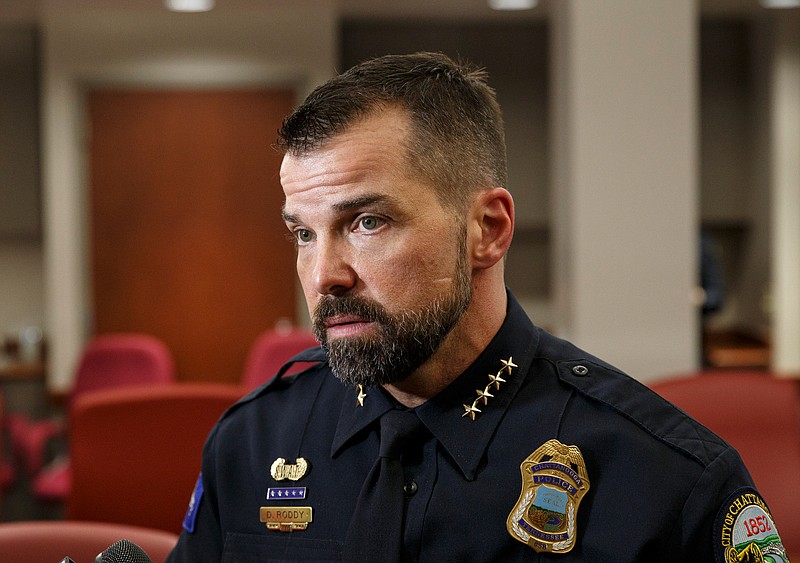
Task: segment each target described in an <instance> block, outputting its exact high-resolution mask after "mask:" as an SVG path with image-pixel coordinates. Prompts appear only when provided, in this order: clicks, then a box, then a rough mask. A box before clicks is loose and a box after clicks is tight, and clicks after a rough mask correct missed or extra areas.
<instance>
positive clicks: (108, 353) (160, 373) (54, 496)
mask: <svg viewBox="0 0 800 563" xmlns="http://www.w3.org/2000/svg"><path fill="white" fill-rule="evenodd" d="M174 382H175V365H174V362H173V359H172V354H171V353H170V351H169V349H168V348H167V346H166V345H165V344H164V343H163V342H162V341H161V340H159V339H157V338H155V337H153V336H149V335H145V334H133V333H120V334H105V335H101V336H96V337H94V338H92V339H91V340H89V342H88V343H87V344H86V346H85V348H84V350H83V353H82V355H81V358H80V361H79V364H78V368H77V370H76V373H75V382H74V387H73V389H72V391H71V393H70V395H69V397H68V401H67V406H66V410H67V412H68V413H69V411H70V409H71V407H72V404H73V403H74V401H75V400H76V399H77V398H78V397H80V396H82V395H84V394H85V393H89V392H94V391H97V390H100V389H107V388H111V387H127V386H135V385H148V386H150V385H168V384H173V383H174ZM9 429H10V433H11V437H12V442H13V444H14V450H15V451H16V452H17V453H18V455H19V457H20V458H21V459H22V460H23V461H24V462H25V465H26V466H27V469H28V471H29V472H30V474H31V475H32V476H33V483H32V490H33V493H34V496H35V497H37V498H39V499H42V500H54V501H63V500H64V499H65V498H66V494H67V491H68V489H69V479H70V477H69V461H68V460H66V459H64V458H59V459H56V460H55V461H54V462H53V463H52V464H51V465H49V466H48V467H44V460H45V453H46V446H47V442H48V440H50V439H52V438H54V437H57V436H60V435H63V434H64V432H65V428H64V424H63V422H62V421H59V420H42V421H29V420H27V419H26V418H24V417H23V416H21V415H15V416H13V417H11V418H9Z"/></svg>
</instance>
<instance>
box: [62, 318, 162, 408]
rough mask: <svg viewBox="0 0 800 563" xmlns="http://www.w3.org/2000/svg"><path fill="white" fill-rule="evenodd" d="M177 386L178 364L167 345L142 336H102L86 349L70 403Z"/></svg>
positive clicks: (146, 335) (90, 342)
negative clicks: (96, 394)
mask: <svg viewBox="0 0 800 563" xmlns="http://www.w3.org/2000/svg"><path fill="white" fill-rule="evenodd" d="M174 382H175V363H174V361H173V358H172V354H171V352H170V350H169V348H168V347H167V345H166V344H164V342H162V341H161V340H159V339H158V338H156V337H154V336H150V335H148V334H139V333H111V334H101V335H98V336H95V337H93V338H91V339H90V340H89V341H88V342H87V343H86V345H85V346H84V349H83V353H82V354H81V358H80V361H79V362H78V367H77V370H76V372H75V384H74V387H73V389H72V393H71V395H70V402H72V401H74V400H75V398H76V397H78V396H80V395H81V394H83V393H86V392H87V391H97V390H99V389H107V388H110V387H124V386H131V385H159V384H170V383H174Z"/></svg>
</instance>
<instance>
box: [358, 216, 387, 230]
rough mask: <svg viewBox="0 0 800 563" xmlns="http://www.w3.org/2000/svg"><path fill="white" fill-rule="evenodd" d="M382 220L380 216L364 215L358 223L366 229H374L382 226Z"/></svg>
mask: <svg viewBox="0 0 800 563" xmlns="http://www.w3.org/2000/svg"><path fill="white" fill-rule="evenodd" d="M381 222H382V221H381V219H379V218H378V217H372V216H368V217H362V218H361V219H360V220H359V221H358V225H359V226H360V227H361V228H362V229H364V230H365V231H374V230H375V229H377V228H378V227H380V226H381Z"/></svg>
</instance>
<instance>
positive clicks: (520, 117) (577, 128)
mask: <svg viewBox="0 0 800 563" xmlns="http://www.w3.org/2000/svg"><path fill="white" fill-rule="evenodd" d="M493 4H500V2H492V1H491V0H490V1H489V2H488V3H487V1H486V0H437V1H436V2H430V1H426V0H406V1H405V2H388V1H378V0H338V1H337V0H291V1H290V0H217V2H216V5H215V6H213V7H212V8H211V9H210V10H208V11H203V12H188V13H180V12H176V11H173V10H170V9H168V8H167V6H165V4H164V3H163V2H162V0H0V335H2V340H3V344H4V346H3V354H2V355H0V386H2V390H3V394H4V396H5V403H6V410H7V411H9V412H20V413H25V414H29V415H37V416H44V415H48V414H51V413H52V412H53V411H54V410H55V411H58V410H61V409H63V408H64V404H65V402H66V400H67V397H68V396H69V393H70V392H71V391H72V390H73V388H74V383H75V373H76V365H77V364H78V362H79V359H80V358H81V354H82V352H83V351H84V349H85V345H86V343H87V340H88V339H89V338H90V337H92V336H95V335H99V334H106V333H119V332H136V333H146V334H149V335H153V336H155V337H157V338H158V339H160V340H162V341H163V342H164V343H165V344H166V345H167V346H168V348H169V350H170V352H171V354H172V356H173V358H174V367H175V378H176V379H177V380H178V381H180V382H186V383H190V382H202V383H222V384H235V383H237V382H239V381H240V379H241V377H242V375H241V374H242V372H243V370H244V368H245V364H246V361H247V356H248V352H249V350H250V349H251V346H252V345H253V343H254V341H255V340H256V339H257V337H258V336H259V335H260V334H262V333H263V332H264V331H266V330H272V329H275V328H276V327H278V328H280V327H284V326H286V327H297V326H299V327H303V326H305V325H306V324H307V314H306V312H305V307H304V305H303V303H302V298H301V296H300V295H299V287H298V284H297V283H296V279H295V274H294V263H293V260H294V250H293V247H292V244H291V243H290V242H288V241H287V240H286V236H285V234H284V227H283V225H282V221H281V219H280V215H279V213H280V207H281V204H282V199H283V197H282V192H281V189H280V185H279V182H278V179H277V172H278V168H279V164H280V156H279V155H278V154H277V152H276V151H275V150H274V149H273V148H272V143H273V142H274V139H275V131H276V130H277V128H278V126H279V125H280V123H281V120H282V119H283V117H284V116H285V115H286V114H287V113H288V112H290V111H291V108H292V107H293V106H294V105H295V104H297V103H298V102H299V101H300V100H302V98H303V97H304V95H305V94H307V93H308V92H309V91H310V90H311V89H312V88H313V87H314V86H315V85H317V84H319V83H320V82H322V81H324V80H326V79H327V78H329V77H331V76H332V75H334V74H335V73H336V72H337V71H340V70H343V69H346V68H348V67H350V66H352V65H353V64H355V63H357V62H359V61H361V60H363V59H365V58H368V57H371V56H376V55H381V54H387V53H401V52H412V51H418V50H435V51H443V52H445V53H448V54H450V55H452V56H453V57H461V58H465V59H468V60H470V61H472V62H474V63H477V64H479V65H481V66H484V67H485V68H486V69H487V71H488V73H489V76H490V83H491V84H492V85H493V86H494V87H495V88H496V90H497V94H498V98H499V100H500V103H501V105H502V107H503V109H504V112H505V119H506V126H507V144H508V153H509V184H510V185H509V188H510V190H511V192H512V194H513V196H514V199H515V202H516V205H517V229H516V233H515V239H514V243H513V245H512V250H511V253H510V256H509V259H508V266H507V273H508V274H507V280H508V285H509V287H510V288H511V289H512V291H513V292H514V293H515V295H516V296H517V297H518V298H519V299H520V300H521V302H522V303H523V305H524V307H525V308H526V310H527V311H528V312H529V314H530V315H531V316H532V318H533V319H534V322H536V323H538V324H540V325H541V326H543V327H545V328H547V329H548V330H550V331H552V332H554V333H556V334H558V335H561V336H564V337H566V338H569V339H571V340H573V341H575V342H576V343H577V344H578V345H580V346H581V347H583V348H586V349H588V350H590V351H591V352H592V353H594V354H596V355H598V356H600V357H603V358H604V359H606V360H608V361H610V362H612V363H614V364H616V365H618V366H619V367H621V368H622V369H624V370H626V371H628V372H629V373H631V374H632V375H633V376H634V377H637V378H639V379H640V380H642V381H644V382H648V381H655V380H657V379H659V378H662V377H665V376H668V375H670V374H675V373H682V372H688V371H692V370H696V369H698V368H701V367H715V368H756V369H763V370H770V371H771V372H774V373H775V374H778V375H779V376H787V377H791V376H797V375H800V8H797V7H786V6H784V7H770V6H767V5H765V4H762V3H760V2H759V1H758V0H670V1H669V2H663V1H656V0H652V1H650V0H648V1H642V0H600V1H596V0H540V1H539V2H538V3H537V2H534V3H533V5H532V6H529V7H523V8H524V9H495V7H496V6H495V7H493ZM517 8H519V7H517ZM19 510H20V511H21V512H20V513H22V512H24V511H25V510H29V509H28V508H25V509H19ZM6 513H7V514H8V511H6ZM12 513H13V509H12ZM24 513H25V514H28V512H24Z"/></svg>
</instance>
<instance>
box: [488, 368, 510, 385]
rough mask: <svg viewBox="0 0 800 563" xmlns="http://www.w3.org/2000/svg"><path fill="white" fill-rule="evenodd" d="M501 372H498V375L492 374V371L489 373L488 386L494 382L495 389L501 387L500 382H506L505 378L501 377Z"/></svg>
mask: <svg viewBox="0 0 800 563" xmlns="http://www.w3.org/2000/svg"><path fill="white" fill-rule="evenodd" d="M504 369H505V368H504ZM502 371H503V370H500V373H502ZM500 373H498V374H497V375H492V374H491V373H490V374H489V385H487V386H486V387H487V388H489V387H490V386H491V385H492V384H494V388H495V389H500V384H501V383H505V382H506V380H505V379H503V378H502V377H500Z"/></svg>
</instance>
